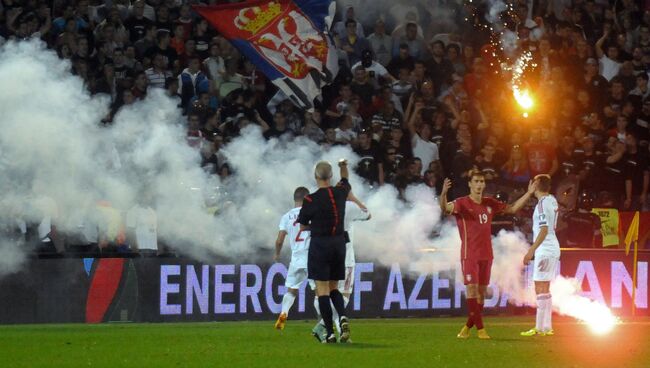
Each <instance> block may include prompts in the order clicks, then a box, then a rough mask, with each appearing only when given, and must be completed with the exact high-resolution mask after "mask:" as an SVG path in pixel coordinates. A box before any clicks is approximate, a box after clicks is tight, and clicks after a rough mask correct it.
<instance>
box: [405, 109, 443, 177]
mask: <svg viewBox="0 0 650 368" xmlns="http://www.w3.org/2000/svg"><path fill="white" fill-rule="evenodd" d="M407 126H408V130H409V134H410V136H411V144H412V146H413V152H412V153H413V157H417V158H419V159H420V160H421V162H422V166H423V168H424V169H425V170H426V168H428V167H429V164H430V163H431V162H433V161H438V160H439V158H440V157H439V155H438V146H437V145H436V144H435V143H433V142H431V134H432V129H431V125H430V124H429V123H428V122H423V121H422V108H421V107H419V106H418V107H416V110H415V112H414V113H413V115H412V116H411V119H410V120H409V122H408V124H407ZM421 174H424V171H421Z"/></svg>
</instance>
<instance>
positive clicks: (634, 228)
mask: <svg viewBox="0 0 650 368" xmlns="http://www.w3.org/2000/svg"><path fill="white" fill-rule="evenodd" d="M632 242H634V257H633V259H632V262H633V263H632V315H633V316H635V315H636V286H637V284H636V272H637V271H636V263H637V249H638V248H639V245H638V243H639V211H636V212H635V213H634V218H633V219H632V223H631V224H630V228H629V229H628V230H627V235H625V255H626V256H627V255H629V254H630V245H632Z"/></svg>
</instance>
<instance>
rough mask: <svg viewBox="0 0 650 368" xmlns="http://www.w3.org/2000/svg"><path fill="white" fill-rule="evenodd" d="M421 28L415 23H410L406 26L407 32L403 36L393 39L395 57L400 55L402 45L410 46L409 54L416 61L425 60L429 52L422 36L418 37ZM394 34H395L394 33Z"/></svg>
mask: <svg viewBox="0 0 650 368" xmlns="http://www.w3.org/2000/svg"><path fill="white" fill-rule="evenodd" d="M418 28H419V26H418V25H417V23H415V22H409V23H407V24H406V32H405V34H404V35H402V36H395V35H393V38H395V40H394V41H393V57H396V56H398V55H399V49H400V47H401V45H407V46H408V53H409V55H411V56H412V57H414V58H415V59H416V60H424V57H425V56H426V53H427V50H426V46H425V45H424V41H423V40H422V36H421V35H418ZM393 33H394V32H393Z"/></svg>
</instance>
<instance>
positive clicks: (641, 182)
mask: <svg viewBox="0 0 650 368" xmlns="http://www.w3.org/2000/svg"><path fill="white" fill-rule="evenodd" d="M637 140H638V139H637V137H636V136H635V135H634V134H631V133H628V134H627V135H626V136H625V144H626V150H625V151H626V152H625V156H624V157H623V163H624V165H625V169H624V172H625V201H624V202H623V209H624V210H628V211H641V210H645V209H646V206H647V199H648V184H650V171H649V169H648V152H647V151H646V152H641V151H640V150H639V147H638V145H637Z"/></svg>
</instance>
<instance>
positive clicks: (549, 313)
mask: <svg viewBox="0 0 650 368" xmlns="http://www.w3.org/2000/svg"><path fill="white" fill-rule="evenodd" d="M552 319H553V297H552V296H551V294H548V299H546V308H545V309H544V331H550V330H552V329H553V323H552Z"/></svg>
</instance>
